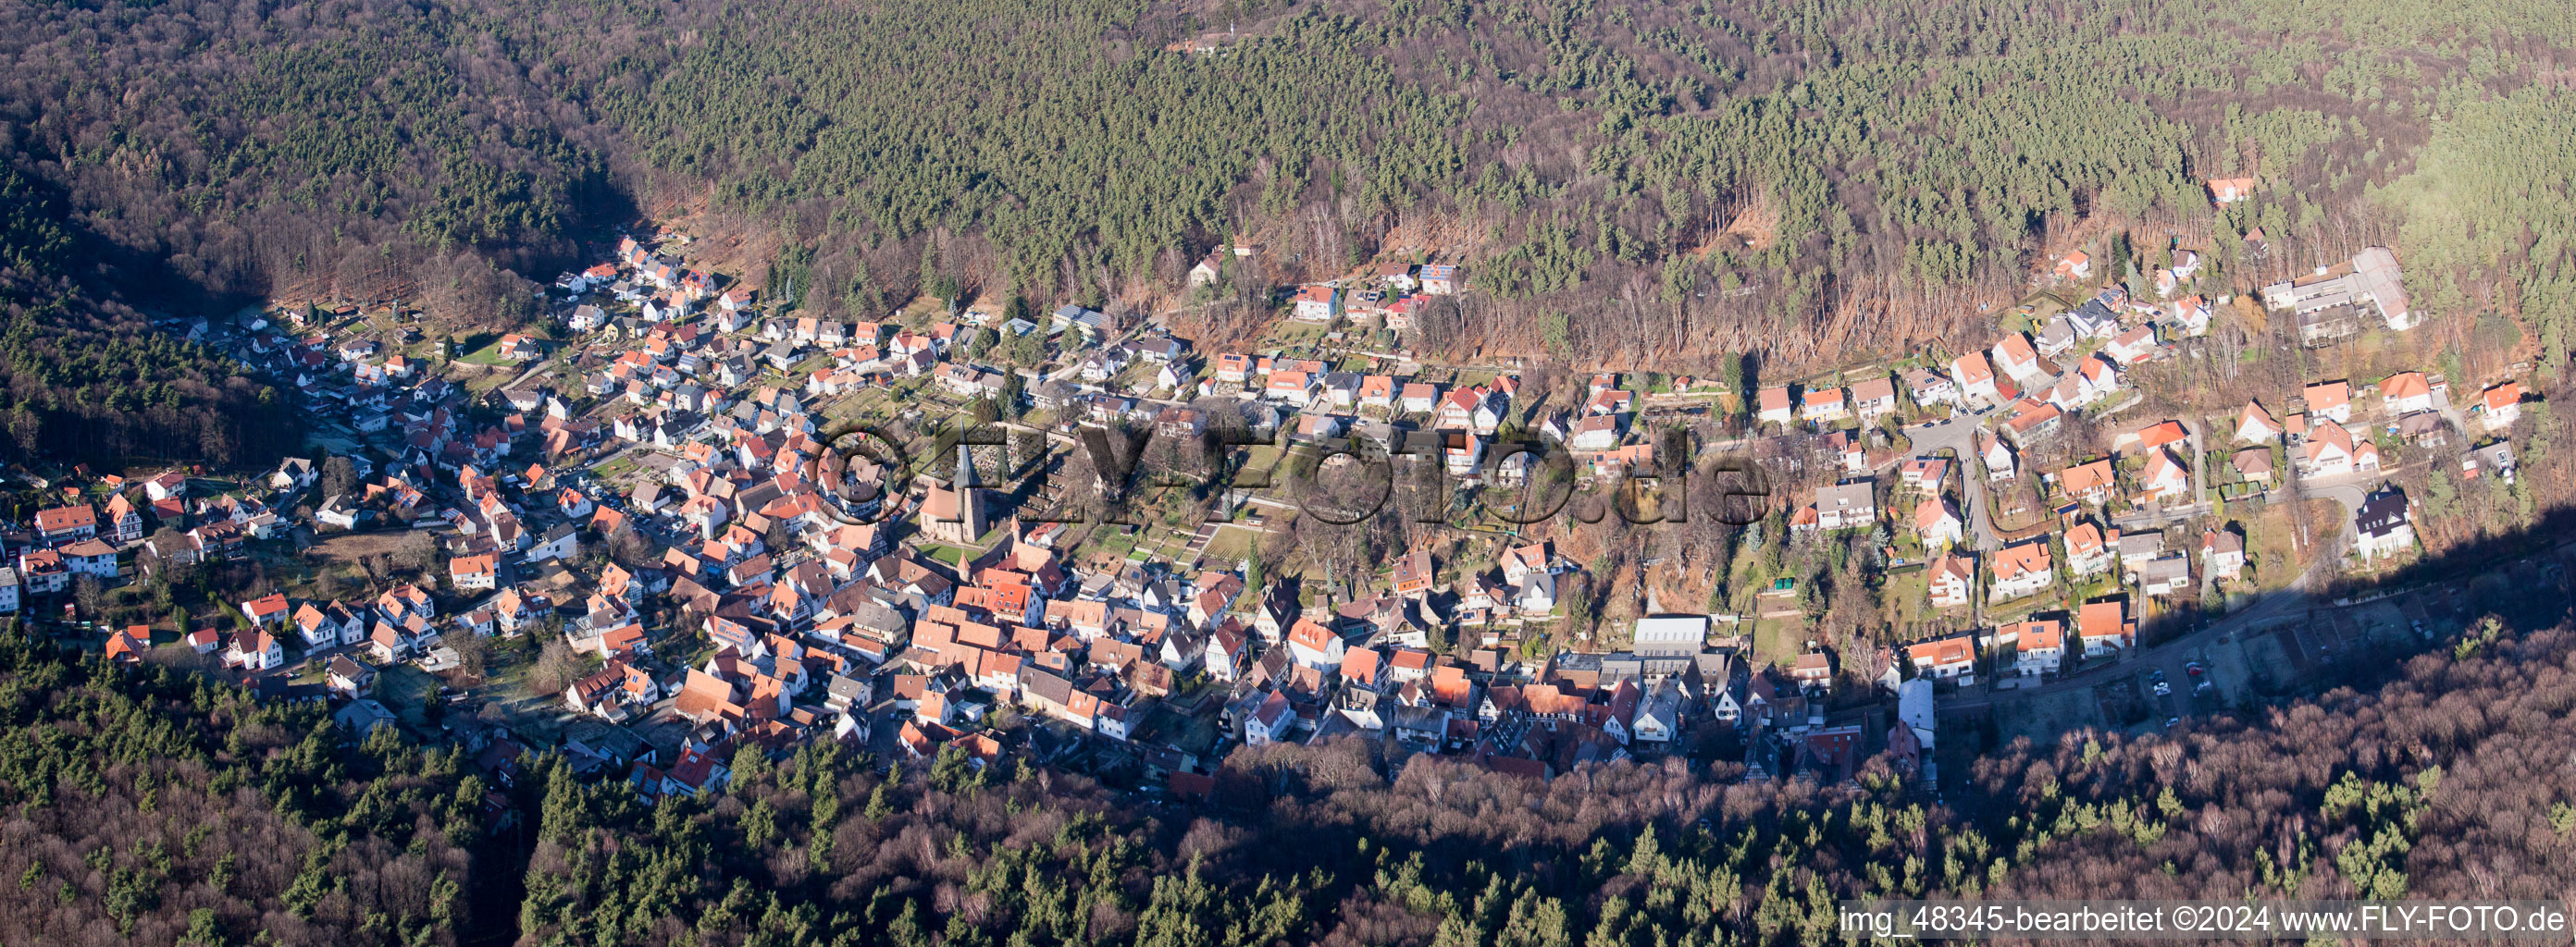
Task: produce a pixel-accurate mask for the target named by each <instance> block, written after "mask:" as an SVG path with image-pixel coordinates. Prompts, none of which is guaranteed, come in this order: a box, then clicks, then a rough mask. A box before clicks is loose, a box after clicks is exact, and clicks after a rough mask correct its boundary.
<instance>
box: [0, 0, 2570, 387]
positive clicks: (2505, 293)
mask: <svg viewBox="0 0 2576 947" xmlns="http://www.w3.org/2000/svg"><path fill="white" fill-rule="evenodd" d="M0 23H5V25H6V26H7V27H8V29H7V30H6V32H5V36H6V37H7V38H6V39H0V51H5V52H7V53H8V54H9V55H8V56H7V57H6V61H7V62H8V63H9V64H10V65H8V66H7V67H6V72H5V73H0V117H5V118H6V120H7V121H8V122H9V123H10V129H11V131H10V137H11V143H12V144H13V146H14V147H15V150H16V151H17V153H18V157H17V159H16V160H17V163H18V164H19V166H20V169H21V170H22V171H24V172H26V173H30V174H34V175H38V176H41V177H43V178H45V179H47V180H50V181H54V182H56V183H57V184H58V185H59V186H60V187H62V188H63V189H64V190H65V192H66V193H67V194H68V195H69V203H70V206H72V207H73V208H76V210H75V211H74V214H73V216H74V218H75V220H76V222H77V224H78V225H79V226H80V227H81V228H83V229H85V230H88V231H90V232H94V233H96V234H98V235H100V236H101V237H103V238H105V239H106V240H107V241H109V243H110V244H111V245H113V246H117V247H122V248H125V249H126V250H127V251H128V252H130V253H132V254H135V255H140V256H144V257H150V258H158V259H167V260H168V261H169V263H170V268H171V272H172V273H173V274H174V275H175V276H176V277H177V278H178V279H180V280H181V281H184V282H185V284H187V286H189V287H193V288H195V289H198V290H204V291H213V292H245V293H263V292H295V293H303V294H316V295H323V294H338V295H341V296H348V297H375V296H381V295H384V294H387V293H389V292H396V291H408V292H410V293H412V294H413V295H412V296H411V298H417V299H423V300H427V301H431V302H432V305H433V307H434V308H436V309H439V310H441V311H442V314H443V315H445V316H447V317H449V318H452V319H456V320H462V321H466V322H474V321H476V320H489V319H493V318H495V315H494V314H495V312H496V311H500V310H496V308H495V306H494V305H493V303H494V302H495V301H496V300H498V299H501V298H506V297H507V296H508V295H509V290H508V288H509V286H510V285H512V284H510V283H509V282H507V281H495V280H490V279H487V278H482V273H481V270H482V268H483V267H484V266H485V263H484V261H486V260H489V261H491V262H493V263H497V264H498V265H499V266H500V267H502V268H504V269H509V270H516V271H519V272H520V273H522V274H524V275H529V276H535V277H537V278H539V279H543V278H545V277H547V276H550V275H551V273H552V272H553V270H554V269H555V268H558V267H560V266H561V265H563V264H565V263H568V262H571V261H572V260H574V259H575V256H574V255H573V254H572V252H571V251H572V249H573V248H574V246H575V244H574V242H573V239H572V238H575V237H580V236H583V235H596V233H597V231H595V230H592V229H589V228H588V227H587V226H586V225H587V224H592V223H597V222H606V221H614V220H620V219H624V218H625V217H627V216H628V215H629V214H630V213H631V208H630V205H629V204H628V203H627V201H629V200H632V201H634V202H635V203H636V204H640V205H642V206H644V207H646V208H648V209H651V210H654V211H656V212H661V213H668V214H684V213H685V214H695V215H697V216H695V217H694V218H692V219H693V223H694V224H695V225H698V226H700V227H701V228H702V230H704V231H712V232H713V233H716V234H719V235H730V236H731V237H735V238H741V239H744V240H746V241H748V242H747V243H746V244H745V245H744V246H745V249H746V251H748V252H749V253H750V255H751V256H755V257H758V258H759V259H757V260H748V261H746V262H748V263H750V265H751V268H752V269H753V271H755V272H760V271H763V270H766V272H767V274H768V276H769V277H770V278H771V280H772V281H773V282H777V283H779V284H780V285H779V286H777V287H774V288H773V290H774V295H775V296H787V295H792V296H793V297H794V298H796V299H798V300H799V301H801V302H803V303H805V304H807V305H809V306H812V307H815V308H818V309H822V310H826V311H836V312H837V311H857V312H859V313H860V314H863V315H869V316H871V317H873V316H874V315H877V314H879V313H880V312H881V310H882V309H883V308H884V307H885V306H886V305H887V304H889V303H891V302H900V301H902V300H905V299H909V298H911V296H912V295H913V293H914V292H915V290H916V289H918V288H920V287H921V285H922V283H923V280H924V279H925V278H939V279H954V280H958V281H960V282H962V283H963V285H964V286H966V287H967V288H969V289H976V290H986V291H997V292H1006V293H1015V294H1018V295H1022V296H1025V297H1029V298H1031V299H1032V300H1035V301H1037V302H1040V303H1045V302H1052V301H1057V300H1062V299H1080V300H1084V301H1089V302H1098V301H1102V300H1104V299H1106V298H1108V297H1111V296H1119V297H1125V298H1129V299H1135V298H1140V297H1143V296H1145V295H1148V294H1150V293H1153V292H1155V291H1159V290H1167V289H1169V288H1171V287H1173V286H1175V285H1177V283H1178V279H1179V276H1180V273H1181V271H1182V270H1183V269H1185V268H1186V267H1187V266H1188V265H1189V264H1190V263H1191V262H1192V260H1194V259H1195V257H1196V255H1197V254H1199V253H1201V252H1204V251H1205V250H1206V249H1208V248H1209V247H1211V246H1213V245H1215V244H1216V243H1217V242H1219V241H1222V240H1225V239H1228V238H1230V237H1233V236H1235V235H1238V234H1240V235H1247V236H1250V237H1252V238H1255V239H1258V240H1260V241H1262V242H1263V244H1264V248H1265V252H1266V254H1267V255H1268V256H1269V257H1270V258H1271V259H1272V260H1273V261H1274V266H1273V270H1274V275H1275V276H1277V277H1280V278H1289V279H1293V278H1312V277H1321V276H1328V275H1335V274H1338V273H1340V272H1343V271H1344V270H1345V269H1346V268H1348V267H1350V266H1352V265H1354V264H1356V263H1358V262H1360V261H1364V260H1366V259H1369V258H1372V257H1375V256H1379V255H1402V256H1410V257H1415V258H1420V257H1426V256H1433V255H1436V256H1438V257H1439V258H1441V259H1444V260H1458V261H1464V262H1466V263H1467V264H1468V265H1469V266H1470V279H1471V281H1472V282H1473V283H1474V284H1475V285H1476V286H1478V287H1480V288H1481V289H1482V290H1483V291H1485V292H1486V293H1488V294H1489V296H1488V300H1489V302H1490V303H1491V304H1490V305H1487V306H1484V307H1482V308H1479V309H1473V310H1470V311H1467V312H1464V313H1462V318H1465V319H1468V320H1470V321H1471V324H1470V325H1467V326H1464V327H1463V329H1464V331H1461V332H1460V333H1458V337H1460V338H1465V339H1473V340H1477V342H1478V343H1479V344H1481V345H1483V346H1485V347H1487V348H1488V349H1496V350H1505V351H1515V352H1522V353H1538V352H1543V351H1546V350H1551V349H1553V350H1555V351H1556V352H1557V353H1558V354H1562V355H1567V356H1569V357H1570V356H1573V355H1575V354H1577V353H1581V354H1583V355H1584V356H1585V357H1586V358H1601V359H1608V360H1614V361H1624V362H1629V363H1643V364H1649V365H1656V366H1660V367H1666V368H1672V369H1676V370H1686V371H1687V370H1698V369H1702V368H1704V367H1705V365H1704V364H1703V363H1704V362H1706V361H1707V360H1708V359H1710V358H1712V357H1714V356H1715V355H1716V354H1718V353H1719V352H1721V351H1736V350H1759V351H1763V352H1765V353H1768V354H1771V355H1774V356H1777V357H1784V358H1786V359H1788V360H1791V361H1803V360H1806V359H1809V358H1811V357H1817V356H1820V355H1822V354H1824V353H1842V352H1847V351H1849V350H1851V349H1853V348H1861V349H1888V350H1896V349H1898V348H1900V347H1903V346H1907V345H1909V344H1912V343H1916V342H1920V341H1923V340H1927V339H1934V338H1941V337H1944V336H1946V335H1950V334H1952V333H1960V334H1973V333H1969V332H1968V329H1969V327H1970V326H1972V325H1976V324H1977V323H1978V314H1977V307H1978V306H1979V305H1981V304H1985V303H1993V302H1998V301H2009V300H2010V299H2012V298H2015V297H2016V296H2017V295H2018V293H2019V291H2020V288H2021V287H2023V286H2025V285H2026V280H2027V277H2028V276H2029V275H2030V274H2031V273H2032V272H2034V271H2035V270H2037V269H2044V268H2045V262H2046V261H2047V260H2050V259H2053V258H2054V256H2055V255H2057V254H2060V253H2063V252H2065V251H2066V250H2068V249H2071V248H2072V247H2073V246H2075V245H2076V244H2077V243H2078V242H2079V240H2080V238H2084V237H2087V236H2098V235H2100V234H2102V233H2105V232H2107V231H2108V230H2110V229H2113V228H2137V229H2138V230H2139V232H2141V233H2161V232H2171V233H2174V234H2178V235H2179V236H2180V237H2181V239H2182V240H2183V241H2184V242H2185V243H2186V244H2188V245H2193V246H2199V247H2202V248H2204V249H2208V250H2212V251H2214V252H2213V253H2212V254H2211V255H2210V258H2211V261H2212V262H2213V263H2214V264H2216V265H2215V266H2213V267H2212V268H2211V270H2210V272H2209V273H2208V274H2207V275H2206V276H2205V277H2204V279H2206V280H2208V281H2210V282H2211V283H2212V285H2213V286H2214V287H2220V288H2223V287H2227V286H2231V285H2235V284H2237V283H2240V282H2244V281H2248V280H2252V279H2257V278H2264V277H2270V276H2277V275H2280V274H2282V273H2287V272H2291V271H2295V270H2301V269H2304V268H2305V267H2308V266H2311V265H2313V264H2314V263H2316V262H2318V261H2321V260H2334V259H2341V258H2342V257H2344V256H2346V255H2348V254H2349V253H2350V252H2351V250H2352V249H2353V248H2355V247H2357V246H2360V245H2363V244H2366V243H2370V242H2385V241H2395V242H2397V243H2398V244H2399V246H2400V250H2401V253H2402V254H2408V255H2412V254H2416V253H2419V252H2420V253H2421V254H2423V256H2422V257H2421V261H2420V263H2415V264H2410V266H2409V275H2410V281H2413V282H2417V283H2419V284H2420V285H2419V286H2418V292H2417V298H2419V299H2425V300H2429V301H2434V302H2436V303H2437V304H2439V305H2441V306H2442V307H2443V308H2446V309H2467V308H2475V307H2478V306H2494V307H2498V308H2502V309H2504V310H2506V311H2508V312H2514V313H2518V314H2521V315H2523V316H2525V317H2526V318H2527V319H2528V320H2530V321H2531V322H2532V324H2533V327H2534V328H2535V329H2536V330H2539V332H2541V333H2549V334H2550V335H2549V337H2550V338H2553V339H2556V338H2562V337H2563V335H2564V333H2563V330H2560V329H2558V328H2557V326H2559V325H2560V324H2562V323H2564V322H2566V321H2567V320H2568V319H2569V318H2570V317H2569V316H2568V315H2567V311H2568V310H2567V307H2568V304H2566V303H2564V302H2563V301H2561V300H2562V299H2563V298H2565V297H2567V296H2569V295H2570V294H2569V293H2567V292H2562V291H2561V290H2560V289H2558V288H2554V287H2558V284H2559V283H2560V282H2563V281H2564V277H2563V276H2562V275H2560V274H2562V273H2563V272H2564V271H2565V270H2566V267H2567V263H2568V260H2567V248H2566V247H2565V245H2564V244H2563V242H2560V241H2558V240H2556V239H2554V238H2549V237H2546V236H2543V234H2546V233H2548V232H2550V231H2549V230H2546V229H2528V228H2526V227H2525V226H2524V224H2526V223H2530V222H2533V221H2535V220H2537V219H2545V218H2550V217H2551V215H2563V214H2564V213H2566V210H2565V208H2567V207H2569V206H2571V202H2570V198H2569V196H2568V195H2567V193H2566V185H2565V184H2564V182H2565V181H2566V180H2567V179H2568V177H2569V174H2568V173H2567V172H2569V171H2571V170H2576V167H2571V166H2570V164H2569V162H2570V161H2571V160H2576V159H2571V158H2570V156H2569V155H2567V154H2566V153H2565V149H2564V148H2560V147H2551V146H2548V145H2547V143H2532V142H2518V141H2517V139H2516V138H2515V136H2516V135H2517V134H2526V133H2533V131H2534V130H2536V129H2539V128H2541V127H2542V126H2539V125H2535V124H2533V123H2532V122H2531V121H2527V120H2524V121H2518V120H2517V117H2536V116H2539V115H2543V114H2551V113H2554V112H2555V111H2563V110H2564V109H2563V108H2560V106H2561V105H2562V104H2563V103H2562V102H2560V101H2559V100H2558V96H2557V94H2555V93H2551V92H2547V91H2543V88H2544V87H2545V85H2546V84H2545V83H2542V82H2540V81H2538V77H2544V76H2549V75H2554V74H2555V73H2556V72H2557V71H2558V70H2559V69H2560V68H2561V67H2562V66H2563V65H2564V63H2565V62H2566V60H2567V57H2568V56H2569V55H2570V53H2569V49H2570V46H2571V40H2576V22H2571V16H2570V14H2569V12H2568V10H2567V8H2566V7H2565V5H2563V4H2559V3H2553V2H2549V0H2474V2H2471V3H2465V4H2462V3H2436V2H2432V0H2414V2H2406V3H2392V4H2372V5H2368V6H2367V7H2354V6H2352V5H2349V4H2339V3H2325V2H2317V0H2202V2H2197V3H2182V4H2154V5H2149V6H2146V7H2143V8H2137V9H2131V8H2127V7H2119V6H2114V7H2105V6H2102V5H2098V4H2072V3H2036V4H2034V3H1996V2H1991V0H1943V2H1933V3H1923V4H1905V5H1899V6H1895V7H1890V6H1887V5H1885V4H1878V3H1869V2H1862V0H1828V2H1821V3H1820V2H1789V0H1727V2H1706V3H1697V4H1685V5H1672V4H1650V3H1639V2H1629V0H1601V2H1588V3H1581V4H1572V5H1569V4H1562V3H1536V2H1522V0H1496V2H1487V3H1474V4H1470V3H1463V2H1442V0H1431V2H1426V0H1405V2H1398V3H1390V4H1383V5H1381V4H1361V3H1339V2H1332V0H1308V2H1296V3H1288V2H1277V0H1252V2H1234V3H1226V4H1214V3H1203V2H1193V3H1181V4H1173V3H1146V2H1138V0H1076V2H1071V3H1063V4H1055V5H1049V6H1045V7H1036V8H1032V7H1029V6H1028V5H1026V4H1013V3H1001V2H997V0H939V2H930V3H866V2H832V3H780V2H775V0H693V2H687V3H680V4H672V3H665V2H658V0H653V2H647V0H597V2H591V3H584V4H549V3H536V2H533V0H440V2H424V3H417V4H414V3H399V2H393V0H325V2H300V3H288V4H284V5H279V6H273V7H266V8H261V11H260V12H257V13H252V12H245V11H243V10H241V9H240V8H237V7H236V6H234V5H229V4H220V3H213V2H190V0H178V2H167V3H160V4H153V5H112V6H102V7H95V8H91V7H80V6H71V5H39V4H33V3H25V2H19V3H11V4H7V5H5V6H0ZM1181 41H1190V42H1195V43H1203V44H1205V46H1206V47H1207V48H1215V49H1219V50H1221V51H1220V52H1216V53H1213V54H1203V53H1192V52H1184V51H1170V50H1167V49H1166V47H1167V46H1169V45H1171V44H1174V43H1176V42H1181ZM2517 129H2522V130H2524V131H2517ZM2561 137H2563V136H2561ZM2534 145H2537V146H2534ZM2428 149H2429V151H2428ZM2233 175H2250V176H2254V177H2257V178H2258V179H2259V180H2260V182H2261V184H2260V191H2259V196H2258V198H2257V199H2256V200H2255V201H2253V202H2250V203H2248V204H2240V205H2235V206H2233V207H2231V208H2229V209H2228V211H2227V212H2226V213H2225V214H2224V215H2223V216H2222V215H2218V214H2216V213H2214V212H2213V211H2212V210H2211V209H2210V207H2209V202H2208V200H2207V195H2206V192H2205V191H2204V189H2203V182H2204V181H2205V180H2206V179H2208V178H2211V177H2217V176H2233ZM2257 227H2259V228H2261V229H2262V230H2263V231H2264V232H2265V234H2266V235H2267V236H2268V237H2269V238H2270V242H2271V245H2272V247H2273V252H2272V253H2271V254H2270V255H2269V257H2268V258H2267V259H2266V260H2264V261H2261V262H2259V263H2257V262H2255V261H2252V260H2247V259H2242V258H2240V257H2239V255H2238V253H2237V252H2236V251H2237V250H2238V249H2239V248H2240V244H2239V243H2238V241H2237V240H2236V239H2235V238H2236V235H2237V234H2240V233H2243V232H2245V231H2247V230H2251V229H2255V228H2257ZM2142 246H2143V244H2142ZM766 262H774V263H775V264H776V265H775V266H769V267H763V266H761V265H760V264H761V263H766ZM2144 262H2148V263H2152V260H2148V261H2144ZM2114 275H2115V276H2117V275H2119V274H2114ZM791 283H792V289H791V286H790V284H791ZM520 285H524V284H520ZM441 294H444V295H441ZM1549 327H1554V328H1553V329H1550V328H1549ZM1542 330H1546V331H1542Z"/></svg>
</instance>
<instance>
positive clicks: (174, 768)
mask: <svg viewBox="0 0 2576 947" xmlns="http://www.w3.org/2000/svg"><path fill="white" fill-rule="evenodd" d="M0 734H5V735H6V739H0V813H5V815H0V871H5V872H6V874H7V878H8V880H7V881H5V882H0V943H7V944H13V945H15V944H48V945H60V947H73V945H93V944H94V945H101V947H106V945H125V944H192V945H198V947H221V945H225V944H247V943H252V942H254V939H255V938H262V939H263V940H261V941H260V942H265V943H275V944H311V945H334V947H339V945H366V944H377V945H386V947H393V945H406V947H422V945H454V944H457V943H460V942H462V941H463V940H464V939H465V937H466V936H467V934H468V933H469V932H470V931H469V928H467V927H466V926H465V925H466V924H467V922H468V918H467V916H466V912H465V910H464V904H465V902H464V892H465V889H466V886H467V885H468V884H469V883H470V882H471V880H472V879H471V877H470V874H471V872H472V870H473V865H472V861H471V859H470V858H469V857H468V856H467V854H466V849H468V848H469V847H471V846H472V845H473V844H474V843H475V841H476V839H477V838H478V837H480V835H481V834H482V830H481V826H482V805H483V785H482V781H481V779H480V778H479V777H474V776H459V775H458V765H459V763H460V762H461V759H460V758H456V757H451V756H448V755H445V754H436V753H432V754H424V753H422V752H420V751H419V750H416V749H413V748H411V747H408V746H406V745H404V744H403V743H402V742H401V741H400V740H395V739H391V737H392V736H393V735H392V733H391V731H383V732H382V738H380V739H378V740H376V741H372V742H369V743H366V744H364V745H363V746H358V747H343V746H342V745H341V744H342V742H343V735H342V734H339V733H336V732H334V731H333V730H332V729H331V727H330V717H329V715H328V714H327V713H325V712H324V711H323V710H322V709H320V708H318V707H315V706H312V705H304V706H288V705H283V704H278V703H273V702H261V701H256V700H254V699H252V698H251V697H250V695H249V694H247V693H245V692H243V691H242V690H240V689H239V688H235V687H230V686H226V685H221V684H216V683H214V682H213V681H211V680H208V679H206V678H203V677H200V676H198V675H195V674H191V673H185V672H180V671H175V670H165V669H161V668H137V669H128V668H124V667H119V666H114V665H110V664H105V663H101V662H98V661H96V660H95V659H90V660H80V659H77V658H75V657H73V656H72V655H70V654H68V653H61V652H55V651H53V650H51V649H50V648H48V647H44V646H29V645H27V644H25V643H23V641H22V640H21V639H20V638H19V637H18V635H17V634H16V633H15V631H14V630H13V631H12V632H11V633H10V634H9V635H8V636H7V637H6V639H5V640H0Z"/></svg>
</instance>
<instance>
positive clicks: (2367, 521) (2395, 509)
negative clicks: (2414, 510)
mask: <svg viewBox="0 0 2576 947" xmlns="http://www.w3.org/2000/svg"><path fill="white" fill-rule="evenodd" d="M2352 524H2353V531H2354V551H2355V552H2358V553H2359V554H2360V555H2361V557H2362V558H2364V559H2384V558H2387V557H2390V556H2394V555H2397V554H2398V553H2402V552H2405V551H2407V550H2410V549H2413V548H2415V525H2414V520H2413V518H2412V517H2411V516H2409V511H2408V509H2407V504H2406V494H2405V493H2404V492H2402V491H2400V490H2398V489H2397V488H2396V487H2394V486H2384V487H2381V488H2380V489H2379V491H2378V492H2376V493H2373V494H2371V495H2370V496H2369V497H2367V498H2365V499H2363V501H2362V504H2361V508H2360V509H2357V510H2354V511H2353V513H2352Z"/></svg>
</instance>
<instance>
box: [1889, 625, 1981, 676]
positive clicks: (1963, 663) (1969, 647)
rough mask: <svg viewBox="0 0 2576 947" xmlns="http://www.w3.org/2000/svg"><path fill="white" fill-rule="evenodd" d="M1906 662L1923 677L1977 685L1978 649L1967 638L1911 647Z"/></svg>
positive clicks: (1916, 673)
mask: <svg viewBox="0 0 2576 947" xmlns="http://www.w3.org/2000/svg"><path fill="white" fill-rule="evenodd" d="M1905 659H1906V662H1907V663H1908V664H1910V665H1912V666H1913V668H1914V675H1915V676H1916V677H1919V678H1930V679H1932V680H1936V681H1951V682H1954V683H1957V684H1959V685H1961V686H1965V685H1969V684H1974V683H1976V682H1977V650H1976V647H1975V642H1974V641H1972V640H1970V639H1969V637H1968V636H1966V635H1953V636H1951V637H1948V638H1940V639H1935V640H1932V641H1924V642H1917V643H1915V644H1910V645H1907V646H1905Z"/></svg>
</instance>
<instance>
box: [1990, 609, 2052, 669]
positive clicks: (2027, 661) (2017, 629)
mask: <svg viewBox="0 0 2576 947" xmlns="http://www.w3.org/2000/svg"><path fill="white" fill-rule="evenodd" d="M1995 638H1996V639H1997V640H1999V641H2010V642H2012V643H2013V673H2015V674H2019V675H2021V676H2023V677H2038V676H2040V675H2042V674H2055V673H2057V671H2058V668H2060V667H2061V666H2063V665H2064V663H2065V660H2066V626H2065V625H2064V624H2061V623H2059V622H2056V621H2046V620H2032V621H2020V622H2014V623H2012V624H2009V625H2004V626H2002V627H2000V628H1997V629H1995Z"/></svg>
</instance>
